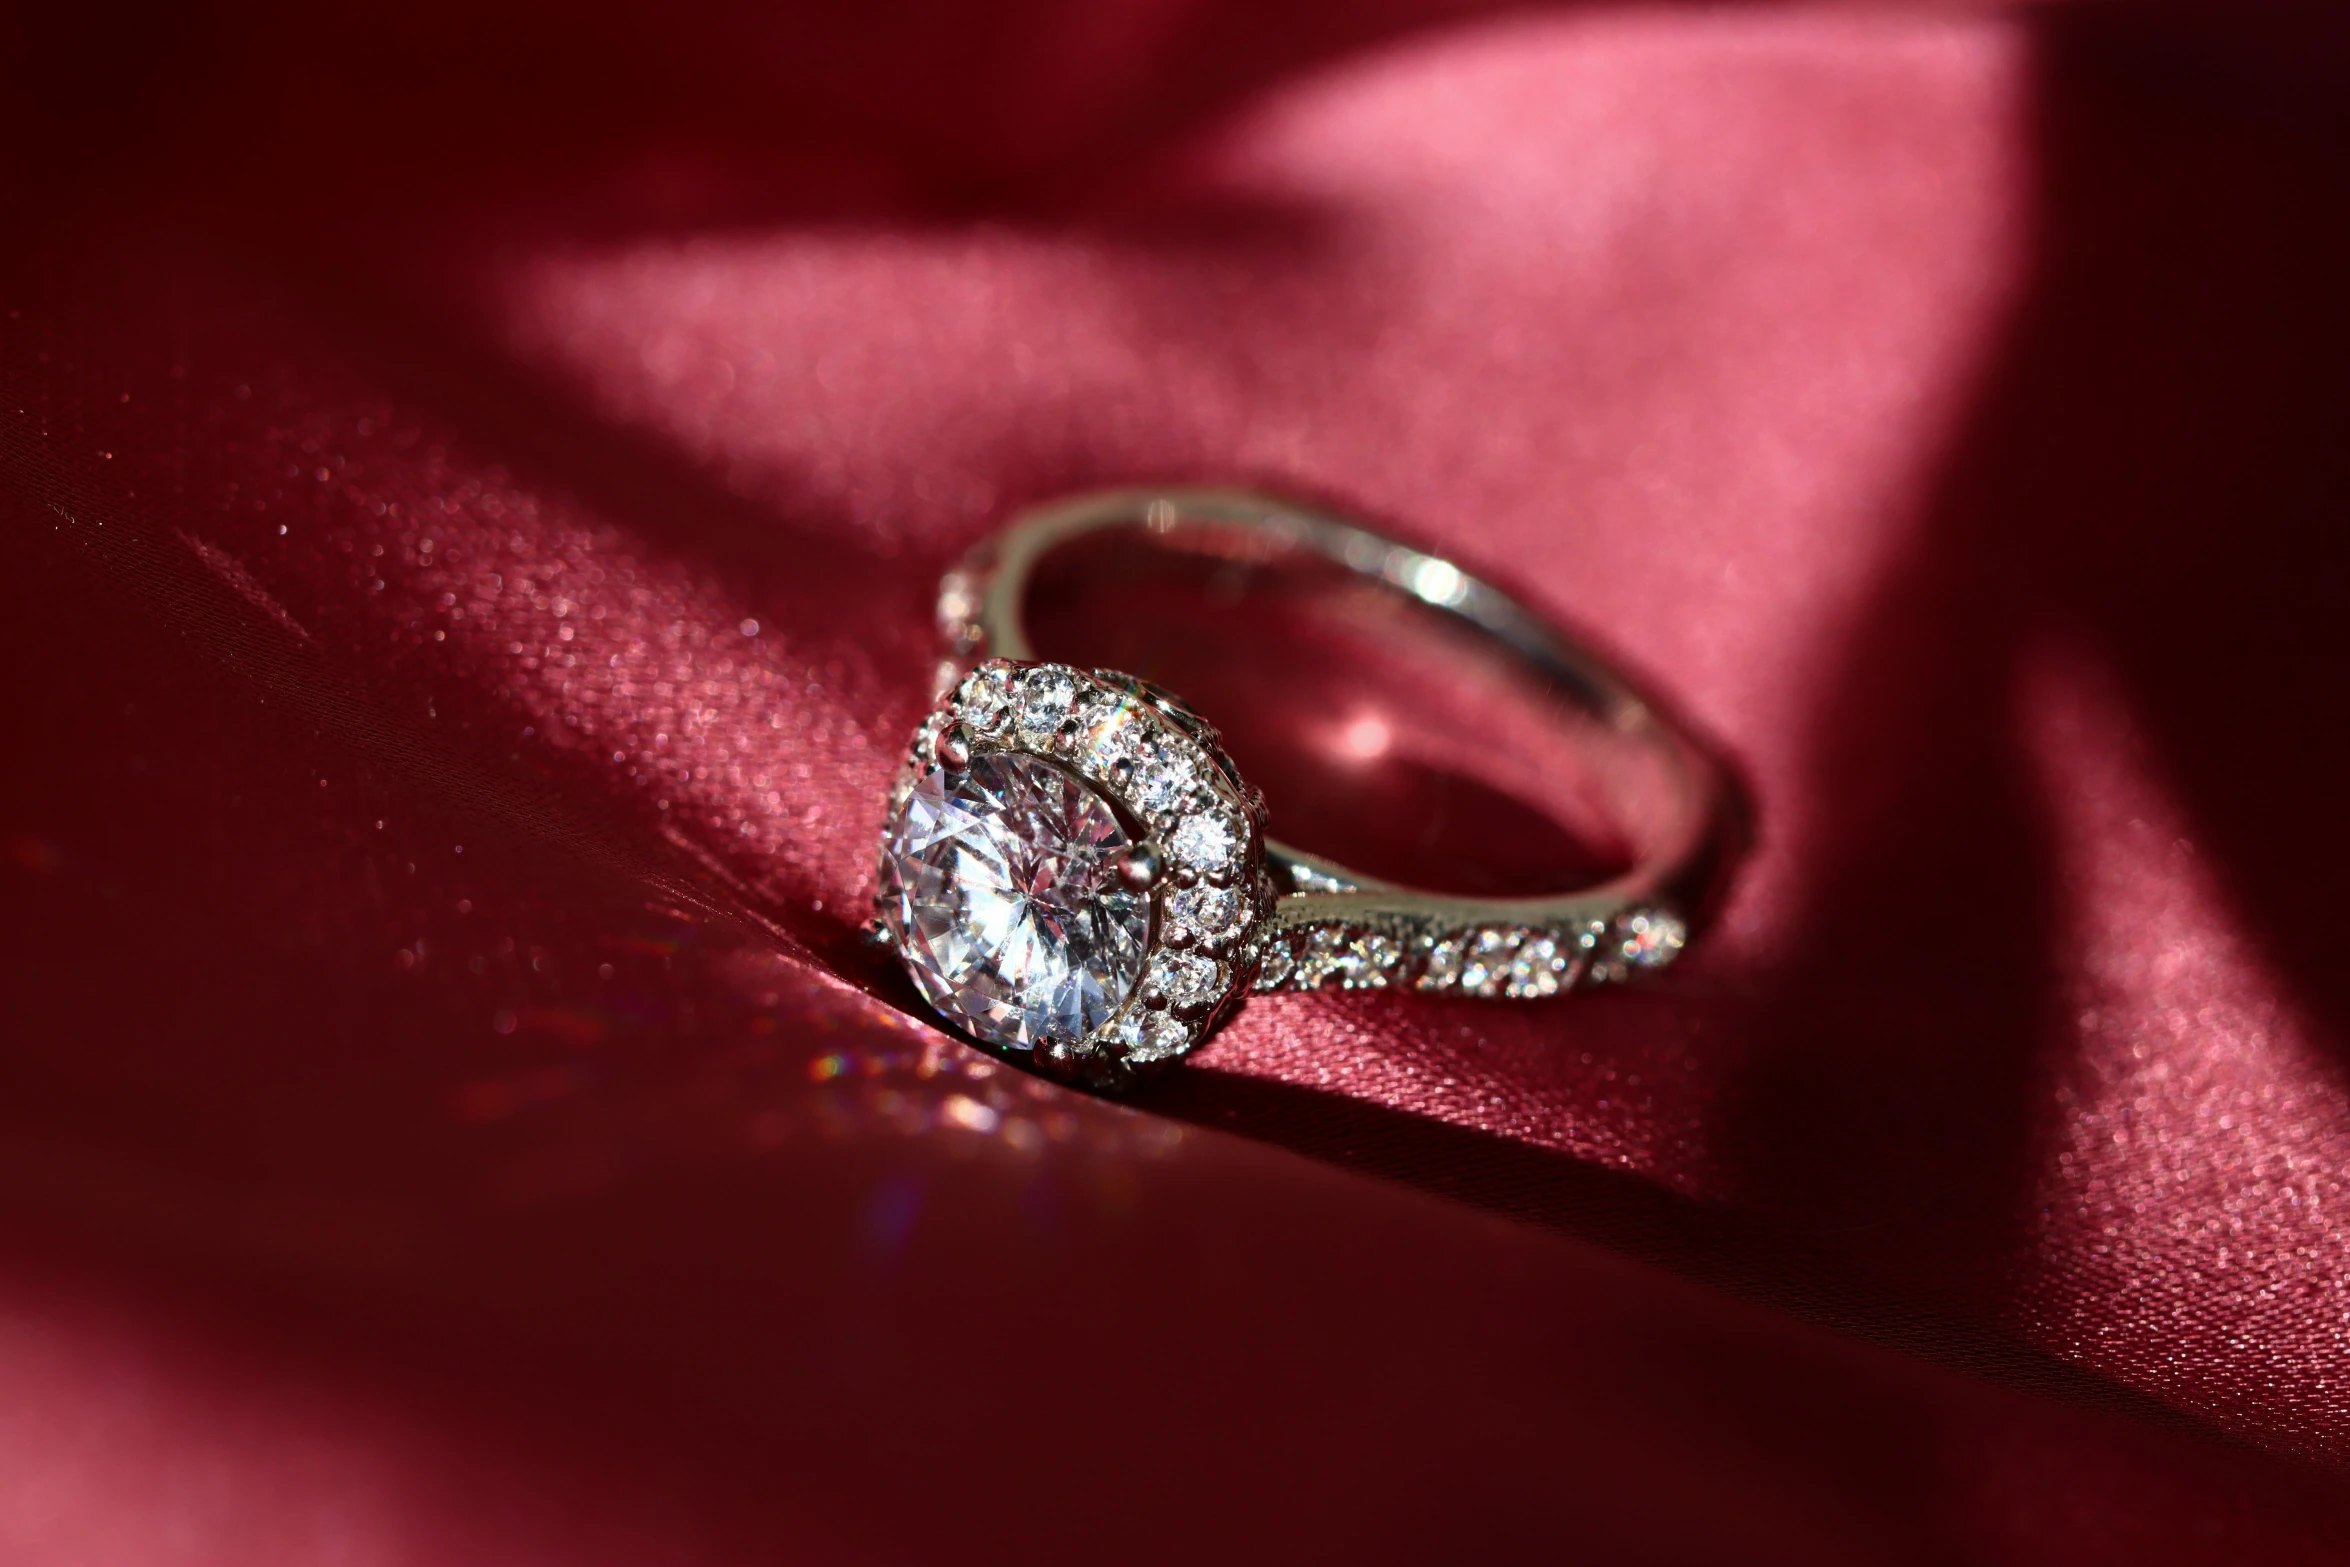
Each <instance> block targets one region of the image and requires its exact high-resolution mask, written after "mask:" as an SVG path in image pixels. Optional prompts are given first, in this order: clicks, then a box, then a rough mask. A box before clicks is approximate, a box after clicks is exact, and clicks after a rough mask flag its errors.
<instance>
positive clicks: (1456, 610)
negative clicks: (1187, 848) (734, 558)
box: [940, 489, 1733, 948]
mask: <svg viewBox="0 0 2350 1567" xmlns="http://www.w3.org/2000/svg"><path fill="white" fill-rule="evenodd" d="M1118 532H1131V533H1134V534H1136V535H1138V537H1137V540H1136V542H1137V543H1148V544H1151V545H1155V546H1156V547H1159V548H1162V549H1175V550H1186V551H1194V552H1198V553H1204V554H1211V555H1219V556H1226V557H1233V558H1241V559H1249V560H1261V561H1266V562H1273V561H1277V560H1279V559H1281V558H1283V557H1299V558H1306V559H1311V560H1315V561H1319V562H1324V563H1328V564H1333V565H1336V566H1338V567H1340V568H1343V570H1344V572H1345V573H1347V574H1348V575H1349V576H1350V577H1351V578H1353V579H1355V580H1358V581H1360V582H1365V583H1371V584H1376V585H1377V586H1378V587H1380V588H1381V589H1383V590H1385V591H1388V592H1392V593H1393V594H1395V595H1396V596H1397V597H1398V600H1399V603H1400V604H1408V605H1412V606H1417V607H1418V608H1420V609H1422V610H1425V611H1432V612H1434V613H1435V614H1436V615H1437V616H1438V617H1439V618H1440V619H1441V620H1442V621H1444V622H1446V623H1448V624H1450V625H1452V626H1454V627H1457V628H1461V629H1464V630H1466V631H1468V632H1470V633H1472V634H1473V635H1474V636H1475V637H1477V638H1478V639H1480V640H1481V641H1483V642H1486V643H1489V644H1491V645H1492V646H1493V647H1494V648H1496V649H1498V650H1500V651H1501V652H1503V653H1505V654H1506V655H1508V659H1509V661H1510V662H1511V663H1512V664H1513V665H1515V666H1516V667H1517V668H1518V669H1519V670H1521V671H1522V672H1523V673H1524V674H1526V675H1527V676H1530V677H1531V679H1532V681H1533V682H1534V684H1535V685H1536V686H1537V687H1538V688H1539V689H1540V690H1541V691H1542V692H1543V693H1544V694H1545V695H1547V696H1548V697H1550V698H1552V699H1554V700H1555V701H1556V702H1558V703H1559V704H1561V705H1562V706H1563V707H1564V708H1566V709H1567V710H1568V711H1569V712H1570V713H1571V714H1572V715H1573V717H1574V719H1575V720H1576V721H1577V722H1578V723H1580V724H1582V725H1585V726H1591V727H1596V728H1597V729H1598V730H1600V731H1603V732H1604V733H1605V735H1606V736H1607V738H1608V740H1609V742H1610V743H1611V744H1614V745H1619V746H1625V747H1629V748H1630V749H1632V750H1633V751H1635V752H1637V753H1639V754H1640V757H1641V759H1642V761H1643V762H1644V763H1645V764H1646V765H1644V766H1643V767H1642V768H1641V769H1640V771H1641V776H1642V777H1643V778H1644V779H1645V780H1647V781H1648V785H1649V788H1650V789H1652V790H1653V791H1654V795H1655V797H1653V798H1645V799H1643V801H1642V802H1641V805H1642V810H1641V815H1642V816H1643V817H1644V818H1645V821H1644V823H1643V830H1642V831H1640V832H1638V833H1637V834H1635V835H1633V836H1634V840H1635V843H1636V848H1637V853H1636V855H1635V858H1634V861H1633V863H1632V864H1631V865H1630V866H1629V867H1628V868H1627V869H1625V870H1624V871H1623V872H1622V873H1621V874H1618V875H1616V876H1613V877H1611V878H1609V879H1608V880H1606V881H1604V882H1601V883H1600V884H1598V885H1596V886H1590V887H1583V888H1575V889H1562V890H1561V891H1559V892H1557V893H1555V894H1545V895H1541V896H1535V897H1511V898H1489V897H1462V896H1455V895H1450V894H1445V893H1438V892H1430V891H1424V890H1420V889H1416V888H1410V887H1404V886H1398V885H1395V884H1393V883H1390V882H1385V881H1381V880H1378V879H1375V878H1372V877H1369V876H1364V875H1361V874H1359V873H1357V872H1355V871H1352V870H1349V869H1347V868H1346V867H1344V866H1341V865H1339V864H1336V863H1334V862H1332V861H1330V860H1327V859H1324V858H1322V857H1320V856H1317V855H1312V854H1308V853H1306V852H1304V851H1302V850H1299V849H1296V848H1293V847H1291V846H1288V845H1285V844H1282V843H1279V842H1277V841H1272V840H1268V841H1267V843H1266V854H1267V861H1268V869H1269V870H1270V871H1271V873H1272V875H1273V876H1274V878H1275V883H1276V888H1277V891H1278V892H1279V893H1280V898H1279V901H1278V903H1277V905H1276V909H1275V916H1274V917H1275V924H1276V925H1277V926H1280V927H1307V926H1324V925H1332V926H1349V927H1364V928H1372V929H1383V928H1384V929H1394V930H1397V931H1399V932H1400V933H1404V934H1406V935H1409V934H1412V933H1419V934H1421V935H1425V934H1426V933H1429V932H1436V933H1443V932H1470V931H1475V930H1479V929H1486V928H1493V927H1497V926H1515V927H1521V928H1527V929H1540V930H1547V931H1553V932H1560V933H1578V934H1582V935H1584V936H1585V938H1586V939H1585V940H1584V945H1585V946H1586V947H1587V948H1588V947H1589V946H1590V945H1591V940H1590V939H1589V938H1590V933H1593V932H1596V931H1599V930H1603V929H1605V928H1607V927H1609V926H1610V925H1611V923H1613V922H1616V921H1620V920H1622V919H1623V918H1625V917H1627V916H1628V915H1629V914H1630V913H1632V912H1633V911H1662V912H1665V913H1667V914H1669V915H1670V916H1671V917H1672V918H1674V919H1676V920H1680V921H1686V920H1687V919H1688V918H1689V917H1690V916H1691V914H1692V913H1694V912H1695V911H1696V910H1698V909H1699V908H1700V907H1701V906H1702V904H1703V903H1704V902H1705V901H1706V899H1707V896H1708V894H1709V893H1710V891H1711V890H1712V886H1713V883H1714V882H1715V881H1716V880H1717V878H1718V877H1719V875H1720V873H1721V870H1722V868H1723V866H1724V864H1725V863H1726V861H1727V858H1728V850H1729V847H1730V844H1729V839H1730V837H1731V834H1732V830H1733V813H1732V811H1731V809H1730V805H1731V794H1730V790H1729V786H1728V782H1727V779H1726V777H1725V775H1724V773H1723V771H1722V769H1721V768H1720V767H1719V766H1718V765H1717V764H1716V763H1715V762H1714V761H1713V760H1712V758H1711V757H1710V756H1708V755H1707V754H1706V752H1705V751H1704V749H1703V748H1702V747H1701V746H1700V745H1698V744H1697V742H1696V741H1695V740H1694V739H1692V738H1691V737H1690V736H1689V735H1687V734H1686V733H1685V732H1684V731H1683V730H1682V729H1681V728H1680V727H1679V726H1677V725H1676V724H1674V723H1673V722H1671V721H1670V720H1669V719H1668V718H1666V717H1665V716H1664V715H1663V714H1662V713H1660V712H1659V710H1658V709H1657V707H1656V706H1655V704H1653V703H1652V702H1650V701H1649V700H1647V699H1646V698H1645V697H1643V696H1642V695H1641V694H1640V693H1639V691H1637V690H1636V689H1635V688H1634V687H1633V686H1632V685H1631V683H1630V682H1628V681H1627V680H1626V679H1625V678H1624V677H1623V676H1621V675H1620V674H1618V673H1617V672H1616V671H1615V670H1614V669H1612V668H1611V667H1610V666H1609V665H1608V664H1607V663H1606V662H1605V661H1603V660H1602V659H1600V658H1599V657H1598V656H1596V655H1595V654H1593V653H1592V652H1591V651H1589V650H1588V649H1586V648H1584V647H1581V646H1579V645H1578V644H1577V643H1575V642H1574V641H1572V640H1571V639H1569V638H1568V637H1567V636H1565V635H1564V634H1563V633H1561V632H1560V631H1558V630H1557V629H1555V628H1554V627H1552V626H1551V625H1549V624H1548V623H1546V622H1545V621H1544V620H1542V619H1541V618H1540V617H1539V616H1537V615H1536V614H1534V613H1533V612H1532V611H1530V610H1528V609H1527V608H1525V607H1524V606H1523V605H1521V604H1520V603H1518V602H1517V601H1516V600H1515V599H1513V598H1511V597H1510V596H1509V595H1507V594H1505V593H1503V592H1502V591H1501V590H1500V589H1498V588H1495V587H1493V586H1491V585H1490V584H1488V583H1485V582H1482V581H1480V580H1478V579H1477V578H1476V577H1473V576H1471V575H1470V574H1468V573H1467V572H1465V571H1463V570H1461V569H1460V568H1459V567H1458V566H1456V565H1454V564H1453V563H1452V562H1450V561H1447V560H1445V559H1443V558H1441V557H1439V556H1435V555H1431V554H1427V553H1425V552H1423V551H1420V550H1415V549H1413V548H1411V547H1410V546H1408V545H1404V544H1401V543H1398V542H1396V541H1395V540H1392V539H1389V538H1385V537H1383V536H1381V535H1379V534H1377V533H1373V532H1371V531H1370V530H1369V529H1366V528H1363V527H1360V526H1358V525H1356V524H1354V523H1351V522H1346V521H1343V520H1341V519H1339V518H1336V517H1332V516H1328V515H1326V514H1323V513H1319V512H1315V511H1313V510H1310V509H1307V508H1303V507H1299V506H1294V505H1291V504H1288V503H1286V502H1282V501H1277V500H1272V499H1269V498H1266V497H1263V496H1258V495H1252V494H1247V493H1244V492H1239V491H1229V490H1212V489H1147V490H1144V489H1137V490H1116V491H1105V492H1099V493H1095V494H1090V495H1083V496H1079V497H1076V498H1074V499H1072V500H1068V501H1064V502H1060V503H1056V504H1054V505H1051V506H1049V507H1045V508H1041V509H1039V510H1035V511H1031V512H1028V513H1026V514H1024V515H1022V516H1020V517H1018V518H1016V519H1015V520H1014V521H1013V522H1012V524H1011V525H1010V526H1009V527H1007V528H1006V529H1005V530H1004V531H1003V532H1001V533H999V534H997V535H996V536H995V537H994V538H993V539H991V540H989V541H988V542H987V543H986V544H984V545H982V546H981V547H980V548H979V549H978V550H977V551H975V552H974V553H973V555H971V556H970V557H968V558H966V560H965V561H964V562H963V563H962V565H961V566H959V567H958V568H957V569H956V571H954V572H953V573H950V574H949V576H948V578H947V581H946V584H945V586H944V589H943V591H942V596H941V601H940V614H941V620H942V624H943V625H944V626H945V627H946V629H947V630H948V632H949V634H950V636H952V637H953V638H954V639H955V641H956V644H957V652H958V653H959V654H961V655H964V656H966V657H971V658H976V657H990V656H992V657H1001V658H1010V659H1018V660H1027V659H1035V658H1037V657H1039V656H1040V655H1039V654H1038V653H1037V651H1036V650H1035V648H1034V647H1033V646H1032V644H1031V642H1030V640H1029V635H1028V629H1027V625H1026V620H1025V613H1024V611H1025V606H1026V603H1027V599H1028V595H1029V590H1030V588H1031V586H1032V584H1033V582H1034V580H1035V578H1036V575H1037V572H1038V568H1039V566H1040V565H1041V564H1042V563H1043V562H1044V561H1046V559H1047V558H1048V557H1050V556H1052V555H1053V554H1054V553H1055V552H1057V551H1059V550H1061V549H1063V548H1065V547H1067V546H1070V545H1072V544H1074V543H1076V542H1077V541H1079V540H1081V539H1086V538H1091V537H1097V536H1101V535H1107V534H1115V533H1118Z"/></svg>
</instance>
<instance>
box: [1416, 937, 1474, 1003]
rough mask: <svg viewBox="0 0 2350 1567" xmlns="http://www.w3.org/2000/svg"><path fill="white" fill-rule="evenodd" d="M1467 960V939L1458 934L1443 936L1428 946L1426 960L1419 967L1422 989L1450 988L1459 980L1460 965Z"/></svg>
mask: <svg viewBox="0 0 2350 1567" xmlns="http://www.w3.org/2000/svg"><path fill="white" fill-rule="evenodd" d="M1467 961H1468V941H1467V939H1466V938H1464V937H1460V936H1445V937H1442V938H1440V939H1438V940H1437V941H1436V942H1435V943H1433V944H1432V945H1431V946H1430V947H1429V948H1428V961H1427V962H1426V963H1424V964H1423V965H1421V968H1420V988H1421V989H1422V990H1450V989H1451V988H1452V987H1453V986H1455V985H1457V984H1459V983H1460V982H1461V965H1462V964H1463V963H1465V962H1467Z"/></svg>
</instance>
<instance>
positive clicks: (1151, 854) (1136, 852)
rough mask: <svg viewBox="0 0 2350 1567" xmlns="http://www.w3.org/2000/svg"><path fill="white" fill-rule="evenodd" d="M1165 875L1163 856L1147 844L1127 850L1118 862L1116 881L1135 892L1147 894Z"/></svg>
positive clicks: (1165, 862) (1165, 864)
mask: <svg viewBox="0 0 2350 1567" xmlns="http://www.w3.org/2000/svg"><path fill="white" fill-rule="evenodd" d="M1166 874H1167V861H1166V858H1165V856H1163V855H1161V854H1160V853H1159V851H1158V850H1156V849H1154V848H1152V847H1151V846H1150V845H1149V844H1147V843H1138V844H1136V845H1135V846H1134V847H1132V848H1131V849H1128V850H1127V851H1126V852H1125V854H1124V855H1122V856H1121V857H1120V858H1119V861H1118V879H1119V880H1120V881H1122V882H1124V883H1125V884H1126V885H1127V886H1129V887H1131V888H1133V889H1134V890H1135V891H1136V892H1148V891H1150V890H1151V889H1152V888H1153V887H1156V886H1157V885H1158V884H1159V878H1160V877H1162V876H1164V875H1166Z"/></svg>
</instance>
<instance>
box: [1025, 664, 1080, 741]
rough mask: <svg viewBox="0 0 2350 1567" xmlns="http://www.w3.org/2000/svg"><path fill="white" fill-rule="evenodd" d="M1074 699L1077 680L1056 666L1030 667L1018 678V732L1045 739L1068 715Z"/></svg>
mask: <svg viewBox="0 0 2350 1567" xmlns="http://www.w3.org/2000/svg"><path fill="white" fill-rule="evenodd" d="M1076 700H1077V683H1076V682H1075V681H1073V680H1071V679H1070V678H1069V676H1068V674H1067V673H1066V672H1065V671H1063V670H1058V669H1050V668H1047V669H1032V670H1030V671H1029V672H1028V674H1027V677H1026V678H1025V679H1023V680H1022V681H1021V682H1020V732H1021V734H1023V735H1026V736H1028V737H1030V738H1032V739H1040V740H1041V739H1045V738H1048V737H1050V736H1051V735H1052V734H1053V733H1054V731H1056V730H1058V729H1059V728H1060V727H1061V724H1062V721H1063V720H1065V719H1066V718H1068V716H1069V708H1070V704H1072V703H1073V702H1075V701H1076Z"/></svg>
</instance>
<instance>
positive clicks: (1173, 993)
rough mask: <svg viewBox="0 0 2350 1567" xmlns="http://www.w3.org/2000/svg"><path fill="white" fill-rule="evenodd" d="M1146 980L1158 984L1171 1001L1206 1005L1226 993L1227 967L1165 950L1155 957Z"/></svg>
mask: <svg viewBox="0 0 2350 1567" xmlns="http://www.w3.org/2000/svg"><path fill="white" fill-rule="evenodd" d="M1144 983H1145V984H1151V985H1156V986H1158V988H1159V992H1160V994H1162V995H1164V996H1165V997H1166V998H1167V1005H1169V1006H1171V1007H1176V1008H1180V1009H1185V1010H1188V1009H1190V1008H1193V1007H1204V1006H1206V1005H1208V1004H1209V1003H1210V1002H1212V1001H1214V1000H1215V999H1216V998H1217V997H1218V996H1220V995H1222V994H1223V993H1224V971H1223V970H1222V969H1221V968H1220V967H1218V966H1217V965H1216V963H1215V962H1214V961H1213V960H1211V959H1208V958H1202V957H1195V956H1193V955H1192V954H1190V953H1188V952H1162V953H1160V954H1159V955H1158V956H1157V957H1156V958H1154V959H1152V960H1151V971H1150V976H1149V978H1148V979H1146V980H1145V981H1144Z"/></svg>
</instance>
